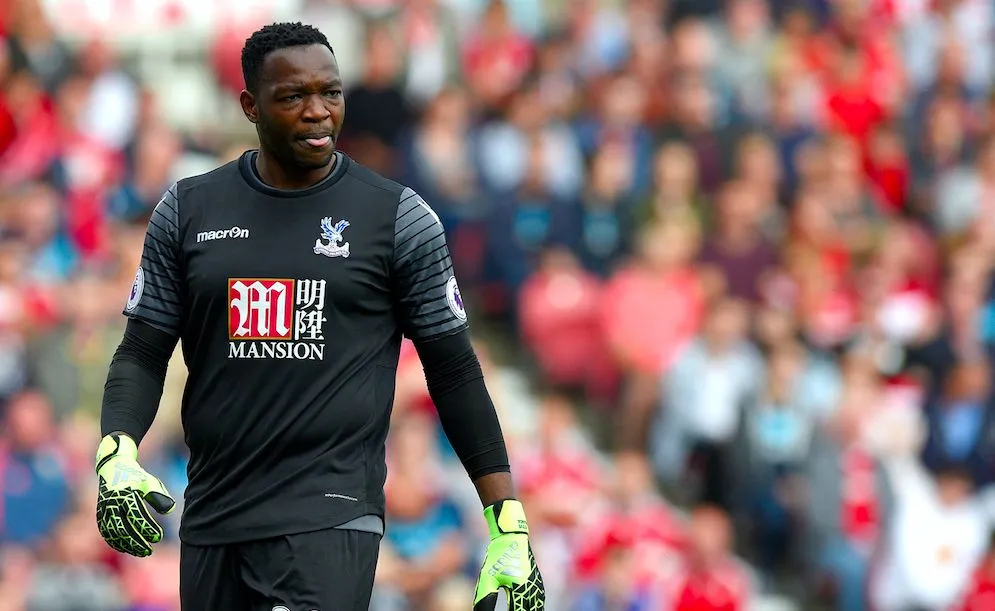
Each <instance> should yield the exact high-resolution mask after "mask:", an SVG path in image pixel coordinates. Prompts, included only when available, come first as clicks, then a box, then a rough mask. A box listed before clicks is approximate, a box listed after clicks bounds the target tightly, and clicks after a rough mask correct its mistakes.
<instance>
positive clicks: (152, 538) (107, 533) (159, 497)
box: [97, 433, 176, 558]
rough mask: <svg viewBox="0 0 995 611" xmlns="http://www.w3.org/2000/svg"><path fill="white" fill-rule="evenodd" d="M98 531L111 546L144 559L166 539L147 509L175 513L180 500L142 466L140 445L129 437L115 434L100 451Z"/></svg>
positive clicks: (103, 441) (102, 441) (103, 443)
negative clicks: (139, 462) (147, 505)
mask: <svg viewBox="0 0 995 611" xmlns="http://www.w3.org/2000/svg"><path fill="white" fill-rule="evenodd" d="M97 479H98V480H99V485H100V490H99V492H98V494H97V529H98V530H99V531H100V536H101V537H103V538H104V541H106V542H107V545H109V546H111V547H112V548H113V549H115V550H117V551H119V552H122V553H125V554H131V555H132V556H138V557H140V558H144V557H145V556H148V555H150V554H151V553H152V545H154V544H156V543H158V542H159V541H161V540H162V535H163V530H162V526H160V525H159V523H158V522H156V521H155V518H153V517H152V514H151V512H149V509H148V507H146V506H145V503H146V502H147V503H148V504H149V505H151V506H152V508H153V509H155V510H156V511H157V512H159V513H160V514H168V513H170V512H171V511H173V508H174V507H175V506H176V501H174V500H173V498H172V497H171V496H169V493H168V492H167V491H166V486H165V485H163V483H162V482H161V481H159V478H157V477H155V476H154V475H150V474H149V473H148V472H147V471H146V470H145V469H143V468H142V467H141V465H139V464H138V446H137V445H136V444H135V441H134V440H133V439H131V438H130V437H128V436H127V435H121V434H117V433H115V434H111V435H108V436H106V437H104V438H103V439H102V440H101V441H100V446H99V447H98V448H97Z"/></svg>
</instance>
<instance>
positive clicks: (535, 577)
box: [509, 548, 546, 611]
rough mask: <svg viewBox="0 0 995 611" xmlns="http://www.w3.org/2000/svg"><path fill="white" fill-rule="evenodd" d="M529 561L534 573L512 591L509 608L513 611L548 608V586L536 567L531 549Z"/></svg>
mask: <svg viewBox="0 0 995 611" xmlns="http://www.w3.org/2000/svg"><path fill="white" fill-rule="evenodd" d="M529 560H530V561H531V564H532V573H531V574H530V575H529V578H528V579H527V580H526V581H525V583H522V584H519V585H516V586H515V587H514V588H512V590H511V603H510V605H509V608H510V609H511V610H512V611H541V610H542V609H545V608H546V586H545V584H544V583H543V581H542V574H541V573H540V572H539V567H538V565H536V562H535V557H534V556H533V555H532V549H531V548H530V549H529Z"/></svg>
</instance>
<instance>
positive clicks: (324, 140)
mask: <svg viewBox="0 0 995 611" xmlns="http://www.w3.org/2000/svg"><path fill="white" fill-rule="evenodd" d="M302 140H304V142H307V143H308V145H309V146H313V147H314V148H323V147H325V146H328V144H329V143H331V141H332V136H331V134H316V135H314V136H311V137H305V138H302Z"/></svg>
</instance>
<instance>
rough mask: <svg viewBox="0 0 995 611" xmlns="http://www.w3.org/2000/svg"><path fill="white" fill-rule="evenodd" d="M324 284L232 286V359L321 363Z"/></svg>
mask: <svg viewBox="0 0 995 611" xmlns="http://www.w3.org/2000/svg"><path fill="white" fill-rule="evenodd" d="M325 285H326V281H325V280H307V279H304V280H296V279H287V278H232V279H229V280H228V340H229V342H228V358H235V359H264V358H275V359H295V360H322V359H323V358H324V356H325V336H324V323H325V321H326V320H327V319H326V318H325V315H324V308H325Z"/></svg>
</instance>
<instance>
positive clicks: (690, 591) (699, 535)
mask: <svg viewBox="0 0 995 611" xmlns="http://www.w3.org/2000/svg"><path fill="white" fill-rule="evenodd" d="M689 526H690V527H689V535H690V538H689V542H690V549H689V553H688V558H687V562H686V564H685V566H684V567H683V569H682V570H681V571H680V572H679V573H678V574H677V575H676V577H675V578H674V579H673V580H672V581H671V582H670V584H669V587H665V588H664V589H665V593H666V594H668V595H666V596H665V599H666V600H667V602H668V603H669V604H668V606H667V607H666V608H668V609H672V610H673V611H745V609H746V605H747V603H748V602H749V598H750V582H749V576H748V575H747V574H746V571H745V569H743V568H742V567H741V566H740V565H739V564H738V562H737V561H736V560H735V558H733V556H732V554H731V546H732V525H731V522H730V520H729V517H728V516H727V515H726V514H725V513H724V512H722V511H721V510H719V509H716V508H712V507H699V508H698V509H695V510H694V512H693V513H692V515H691V522H690V525H689Z"/></svg>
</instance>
